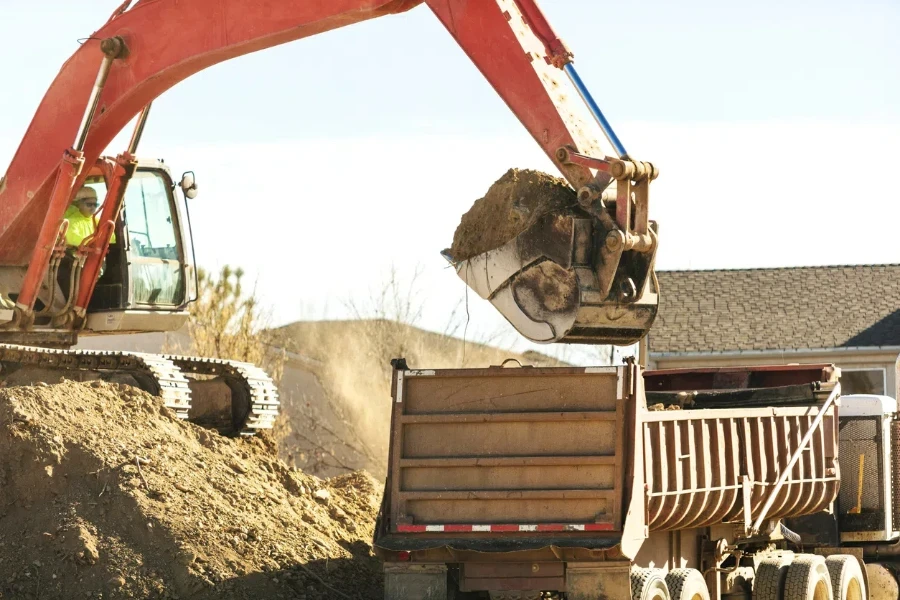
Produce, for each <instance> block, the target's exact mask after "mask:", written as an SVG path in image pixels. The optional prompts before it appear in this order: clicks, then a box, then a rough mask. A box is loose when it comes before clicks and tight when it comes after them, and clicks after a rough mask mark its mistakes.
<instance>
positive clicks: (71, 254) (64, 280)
mask: <svg viewBox="0 0 900 600" xmlns="http://www.w3.org/2000/svg"><path fill="white" fill-rule="evenodd" d="M99 208H100V199H99V197H98V196H97V190H95V189H94V188H92V187H91V186H88V185H85V186H83V187H82V188H81V189H80V190H78V191H77V192H75V199H74V200H73V201H72V204H71V206H69V208H68V209H66V214H65V215H64V216H63V218H64V219H66V220H67V221H68V222H69V228H68V229H67V230H66V246H67V249H66V255H65V256H64V257H63V259H62V261H60V265H59V271H58V274H57V278H56V280H57V283H59V287H60V288H62V291H63V294H64V295H65V297H68V295H69V291H70V290H71V288H72V284H73V282H72V275H73V267H74V263H75V250H76V249H77V248H78V247H79V246H81V245H82V244H83V243H84V241H85V240H86V239H87V238H89V237H90V236H91V235H93V234H94V231H96V230H97V217H96V215H97V213H98V212H99ZM109 242H110V243H111V244H114V243H116V234H115V233H113V234H112V237H111V238H110V240H109ZM102 271H103V269H102V267H101V273H102Z"/></svg>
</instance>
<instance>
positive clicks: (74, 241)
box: [63, 185, 115, 248]
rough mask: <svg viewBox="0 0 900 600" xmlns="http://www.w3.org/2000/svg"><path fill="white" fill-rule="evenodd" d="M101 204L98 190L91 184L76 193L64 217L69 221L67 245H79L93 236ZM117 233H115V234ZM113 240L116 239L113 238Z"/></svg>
mask: <svg viewBox="0 0 900 600" xmlns="http://www.w3.org/2000/svg"><path fill="white" fill-rule="evenodd" d="M99 206H100V200H99V199H98V198H97V190H95V189H94V188H92V187H90V186H87V185H86V186H84V187H82V188H81V189H80V190H78V191H77V192H76V193H75V200H73V201H72V205H71V206H69V208H68V209H67V210H66V214H65V216H64V217H63V218H64V219H66V220H67V221H68V222H69V229H68V230H67V231H66V245H67V246H72V247H76V248H77V247H78V246H80V245H81V244H82V242H84V240H85V239H87V238H88V237H89V236H91V235H92V234H93V233H94V231H95V230H96V229H97V220H96V218H95V216H94V215H95V214H96V213H97V208H98V207H99ZM114 235H115V234H114ZM112 241H115V238H113V240H112Z"/></svg>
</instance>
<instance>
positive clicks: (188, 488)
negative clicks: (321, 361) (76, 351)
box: [0, 381, 381, 600]
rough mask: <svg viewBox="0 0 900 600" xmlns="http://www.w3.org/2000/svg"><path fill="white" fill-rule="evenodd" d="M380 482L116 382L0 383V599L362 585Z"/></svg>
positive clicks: (375, 563) (302, 592) (372, 584)
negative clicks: (279, 448) (320, 475)
mask: <svg viewBox="0 0 900 600" xmlns="http://www.w3.org/2000/svg"><path fill="white" fill-rule="evenodd" d="M379 495H380V489H379V486H378V485H377V484H376V482H375V481H374V480H373V479H372V478H370V477H369V476H368V475H366V474H364V473H353V474H350V475H345V476H341V477H336V478H333V479H328V480H320V479H317V478H315V477H312V476H309V475H306V474H304V473H302V472H300V471H297V470H295V469H292V468H289V467H287V466H286V465H285V464H284V463H282V462H281V461H279V460H278V459H277V457H276V455H275V449H274V447H273V444H272V442H271V441H270V440H268V439H267V438H265V437H262V438H260V437H257V438H250V439H231V438H225V437H222V436H219V435H218V434H216V433H214V432H211V431H208V430H204V429H202V428H200V427H197V426H195V425H192V424H190V423H185V422H182V421H179V420H177V419H176V418H175V417H174V415H173V414H172V413H171V412H170V411H169V410H168V409H166V408H165V407H163V406H162V405H161V403H160V401H159V399H158V398H155V397H153V396H151V395H149V394H147V393H145V392H143V391H140V390H138V389H136V388H133V387H131V386H128V385H125V384H118V383H107V382H102V381H91V382H74V381H63V382H61V383H59V384H55V385H47V384H42V383H38V384H35V385H31V386H22V387H9V388H3V389H0V598H4V599H8V598H16V599H38V598H40V599H42V600H47V599H53V598H60V599H62V598H66V599H69V598H104V599H108V598H153V599H157V598H158V599H176V598H181V599H187V598H190V599H195V598H196V599H207V598H209V599H212V598H225V599H238V598H240V599H243V598H293V599H310V600H312V599H313V598H316V599H319V598H352V599H354V600H356V599H360V600H367V599H373V600H374V599H376V598H380V597H381V581H380V575H379V572H380V562H379V560H378V559H377V558H376V557H374V556H373V555H372V552H371V548H370V546H369V540H370V539H371V534H372V527H373V524H374V517H375V514H376V512H377V509H378V503H379Z"/></svg>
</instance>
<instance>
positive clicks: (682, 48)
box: [0, 0, 900, 143]
mask: <svg viewBox="0 0 900 600" xmlns="http://www.w3.org/2000/svg"><path fill="white" fill-rule="evenodd" d="M2 4H4V5H6V6H4V7H3V8H2V9H0V11H2V13H0V14H2V19H0V33H2V35H3V39H4V41H5V43H6V50H5V51H4V52H3V53H2V55H3V56H2V58H0V61H2V67H3V73H4V79H5V81H6V82H7V83H6V84H5V85H4V87H5V88H6V89H5V93H4V94H3V97H2V100H0V108H2V110H3V114H4V118H3V119H2V121H0V132H2V135H4V136H18V135H20V134H21V132H22V131H23V129H24V127H25V125H26V124H27V121H28V119H29V118H30V115H31V113H32V112H33V110H34V107H35V106H36V104H37V101H38V100H39V98H40V96H41V94H42V93H43V90H44V89H45V87H46V85H47V83H48V82H49V81H50V79H51V78H52V77H53V75H54V74H55V71H56V69H58V67H59V65H60V64H62V62H63V61H64V60H65V58H66V57H67V56H68V55H69V54H70V53H71V51H72V50H74V48H75V40H76V38H78V37H83V36H86V35H88V34H89V33H91V32H92V31H93V29H95V28H96V26H98V25H99V24H101V23H102V22H103V21H104V20H105V18H106V16H107V15H108V13H109V12H111V10H112V8H113V7H114V5H117V4H118V0H113V1H107V0H89V1H87V2H79V3H72V2H69V1H59V0H45V1H42V2H40V3H32V2H12V1H10V0H6V1H4V2H3V3H2ZM252 4H253V3H252V2H248V5H252ZM543 8H544V10H545V12H546V13H547V14H548V15H549V17H550V19H551V21H552V22H553V24H554V25H555V26H556V28H557V30H558V32H559V33H560V35H561V36H562V37H563V38H564V39H565V40H566V41H567V43H568V44H569V45H570V47H571V48H572V49H573V50H574V51H575V54H576V61H577V65H578V68H579V70H580V71H581V75H582V77H583V78H584V79H585V80H586V81H587V82H589V84H590V85H591V86H592V88H593V89H594V93H595V95H597V96H598V98H599V99H600V100H601V102H602V105H603V108H604V109H605V110H606V112H607V113H608V114H609V116H610V118H612V119H613V120H614V121H618V122H622V121H634V120H640V121H662V122H690V121H720V120H721V121H730V122H734V121H755V120H763V119H795V118H804V119H808V118H823V119H838V120H851V121H854V122H859V121H864V122H880V121H884V120H890V121H898V120H900V34H898V32H900V3H898V2H896V1H892V0H883V1H877V0H861V1H859V2H853V3H849V2H837V1H834V0H825V1H821V2H815V1H811V0H809V1H801V0H784V1H779V2H776V1H771V0H763V1H757V2H741V3H738V2H721V1H702V0H688V1H683V2H671V1H648V2H637V3H627V4H623V3H613V2H608V3H607V2H602V1H599V0H554V1H549V0H545V1H544V2H543ZM16 48H18V49H19V50H18V51H17V50H16ZM610 65H620V66H621V67H622V70H623V71H624V72H625V74H624V75H622V74H617V73H616V72H614V71H613V70H612V69H611V68H610ZM632 69H633V70H634V75H633V76H628V74H627V72H628V71H630V70H632ZM642 69H643V70H642ZM626 81H628V82H629V85H630V87H629V88H625V89H623V86H622V83H623V82H626ZM157 108H158V110H157V112H156V114H155V115H154V119H155V120H157V121H163V122H164V123H165V124H166V126H167V127H166V131H165V136H166V139H167V140H168V141H169V142H170V143H179V142H182V141H197V140H204V141H233V140H256V141H271V140H273V139H294V138H297V137H302V136H310V137H316V136H320V135H337V136H348V135H350V136H355V135H359V134H360V133H382V132H388V133H391V134H398V133H403V132H416V133H420V132H422V131H423V130H424V131H473V132H477V133H493V132H505V131H507V130H509V129H513V128H517V127H518V124H517V123H516V122H515V120H514V119H513V117H512V116H511V115H510V114H509V112H508V111H507V110H506V108H505V107H504V106H503V105H502V103H501V102H500V101H499V100H498V99H497V98H496V97H495V96H494V94H493V92H492V91H491V90H490V89H489V87H488V86H487V84H486V83H484V82H483V81H482V80H481V78H480V75H479V74H478V73H477V72H476V71H475V70H474V69H473V68H472V66H471V64H469V62H468V61H467V60H466V58H465V57H464V56H463V54H462V53H461V51H460V50H459V49H458V48H457V47H456V46H455V44H454V42H453V40H452V39H451V38H450V37H449V36H448V35H446V33H445V32H444V31H443V29H442V27H441V26H440V24H439V23H438V21H437V20H436V19H435V18H434V17H433V16H432V15H431V14H430V12H429V11H428V9H427V8H425V7H424V6H420V7H418V8H416V9H414V10H413V11H412V12H410V13H407V14H404V15H400V16H394V17H387V18H382V19H379V20H375V21H371V22H367V23H363V24H359V25H355V26H352V27H348V28H345V29H343V30H338V31H333V32H330V33H328V34H325V35H321V36H318V37H315V38H310V39H306V40H301V41H299V42H295V43H293V44H289V45H287V46H283V47H280V48H276V49H271V50H268V51H265V52H262V53H257V54H255V55H252V56H248V57H244V58H242V59H238V60H234V61H231V62H230V63H226V64H224V65H220V66H218V67H215V68H213V69H211V70H209V71H207V72H205V73H202V74H200V75H198V76H196V77H195V78H193V79H191V80H188V81H186V82H184V83H182V84H181V85H180V86H178V87H177V88H176V89H175V90H174V91H173V92H171V93H170V94H169V95H167V96H166V97H164V99H163V100H161V101H160V102H159V104H158V107H157ZM153 131H156V132H158V130H157V129H154V130H153Z"/></svg>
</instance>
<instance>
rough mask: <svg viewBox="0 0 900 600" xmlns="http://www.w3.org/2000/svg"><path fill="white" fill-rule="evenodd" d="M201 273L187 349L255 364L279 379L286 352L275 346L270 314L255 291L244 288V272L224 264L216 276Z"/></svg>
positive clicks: (202, 271) (192, 308)
mask: <svg viewBox="0 0 900 600" xmlns="http://www.w3.org/2000/svg"><path fill="white" fill-rule="evenodd" d="M198 276H199V277H198V278H199V284H200V287H199V289H198V294H197V295H198V298H197V302H195V303H194V305H193V306H192V307H191V319H190V322H189V325H188V332H189V333H190V337H191V346H190V349H189V350H188V352H189V353H190V354H192V355H194V356H209V357H211V358H224V359H228V360H239V361H243V362H248V363H253V364H255V365H257V366H260V367H262V368H263V369H265V370H266V371H267V372H268V374H269V376H270V377H272V379H274V380H275V381H276V382H278V381H280V379H281V375H282V373H283V371H284V352H282V351H279V350H277V349H276V348H277V346H278V344H277V342H278V339H277V335H276V333H275V332H274V331H273V330H271V329H270V328H269V325H270V323H269V316H268V313H267V311H266V310H264V309H263V308H262V306H261V305H260V302H259V299H258V298H257V295H256V290H255V289H252V290H250V291H249V292H247V291H246V290H245V289H244V286H243V284H242V281H241V280H242V279H243V277H244V271H243V270H242V269H233V268H231V267H229V266H225V267H222V270H221V271H220V272H219V275H218V276H217V277H214V276H212V275H210V274H209V273H208V272H207V271H204V270H203V269H200V270H199V273H198Z"/></svg>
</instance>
